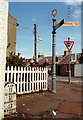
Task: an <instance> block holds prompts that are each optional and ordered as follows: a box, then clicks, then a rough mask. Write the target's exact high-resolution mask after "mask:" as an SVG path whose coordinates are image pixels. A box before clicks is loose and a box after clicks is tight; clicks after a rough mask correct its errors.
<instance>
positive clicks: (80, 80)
mask: <svg viewBox="0 0 83 120" xmlns="http://www.w3.org/2000/svg"><path fill="white" fill-rule="evenodd" d="M51 79H52V76H49V77H48V80H51ZM56 81H64V82H65V81H66V82H68V81H69V79H68V76H56ZM71 82H82V83H83V78H82V77H71Z"/></svg>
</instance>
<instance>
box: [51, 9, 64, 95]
mask: <svg viewBox="0 0 83 120" xmlns="http://www.w3.org/2000/svg"><path fill="white" fill-rule="evenodd" d="M57 13H58V11H57V10H56V9H53V10H52V15H53V17H54V18H53V19H52V21H53V31H52V39H53V40H52V92H53V93H56V60H55V58H56V55H55V47H56V43H55V37H56V36H55V34H56V29H58V28H59V27H60V26H61V25H63V24H64V19H63V20H62V21H61V22H59V23H58V24H57V22H56V18H55V17H56V15H57Z"/></svg>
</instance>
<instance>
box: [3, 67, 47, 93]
mask: <svg viewBox="0 0 83 120" xmlns="http://www.w3.org/2000/svg"><path fill="white" fill-rule="evenodd" d="M47 79H48V70H47V68H43V67H13V66H12V67H9V66H8V67H7V68H6V70H5V83H8V82H13V83H15V85H16V92H17V94H25V93H31V92H36V91H40V90H47Z"/></svg>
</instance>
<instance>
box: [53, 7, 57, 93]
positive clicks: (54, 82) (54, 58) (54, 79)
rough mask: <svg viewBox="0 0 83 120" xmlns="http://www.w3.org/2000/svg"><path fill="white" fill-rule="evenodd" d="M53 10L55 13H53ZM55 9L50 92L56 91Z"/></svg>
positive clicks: (54, 14)
mask: <svg viewBox="0 0 83 120" xmlns="http://www.w3.org/2000/svg"><path fill="white" fill-rule="evenodd" d="M54 12H55V13H54ZM56 14H57V10H56V9H54V10H52V15H53V19H52V21H53V31H52V92H53V93H56V63H55V61H56V56H55V49H56V43H55V37H56V30H55V26H56V18H55V16H56Z"/></svg>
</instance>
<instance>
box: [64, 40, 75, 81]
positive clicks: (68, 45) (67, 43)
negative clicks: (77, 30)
mask: <svg viewBox="0 0 83 120" xmlns="http://www.w3.org/2000/svg"><path fill="white" fill-rule="evenodd" d="M64 44H65V46H66V48H67V49H68V53H69V83H71V66H70V52H71V49H72V47H73V45H74V41H70V38H68V40H66V41H64Z"/></svg>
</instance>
